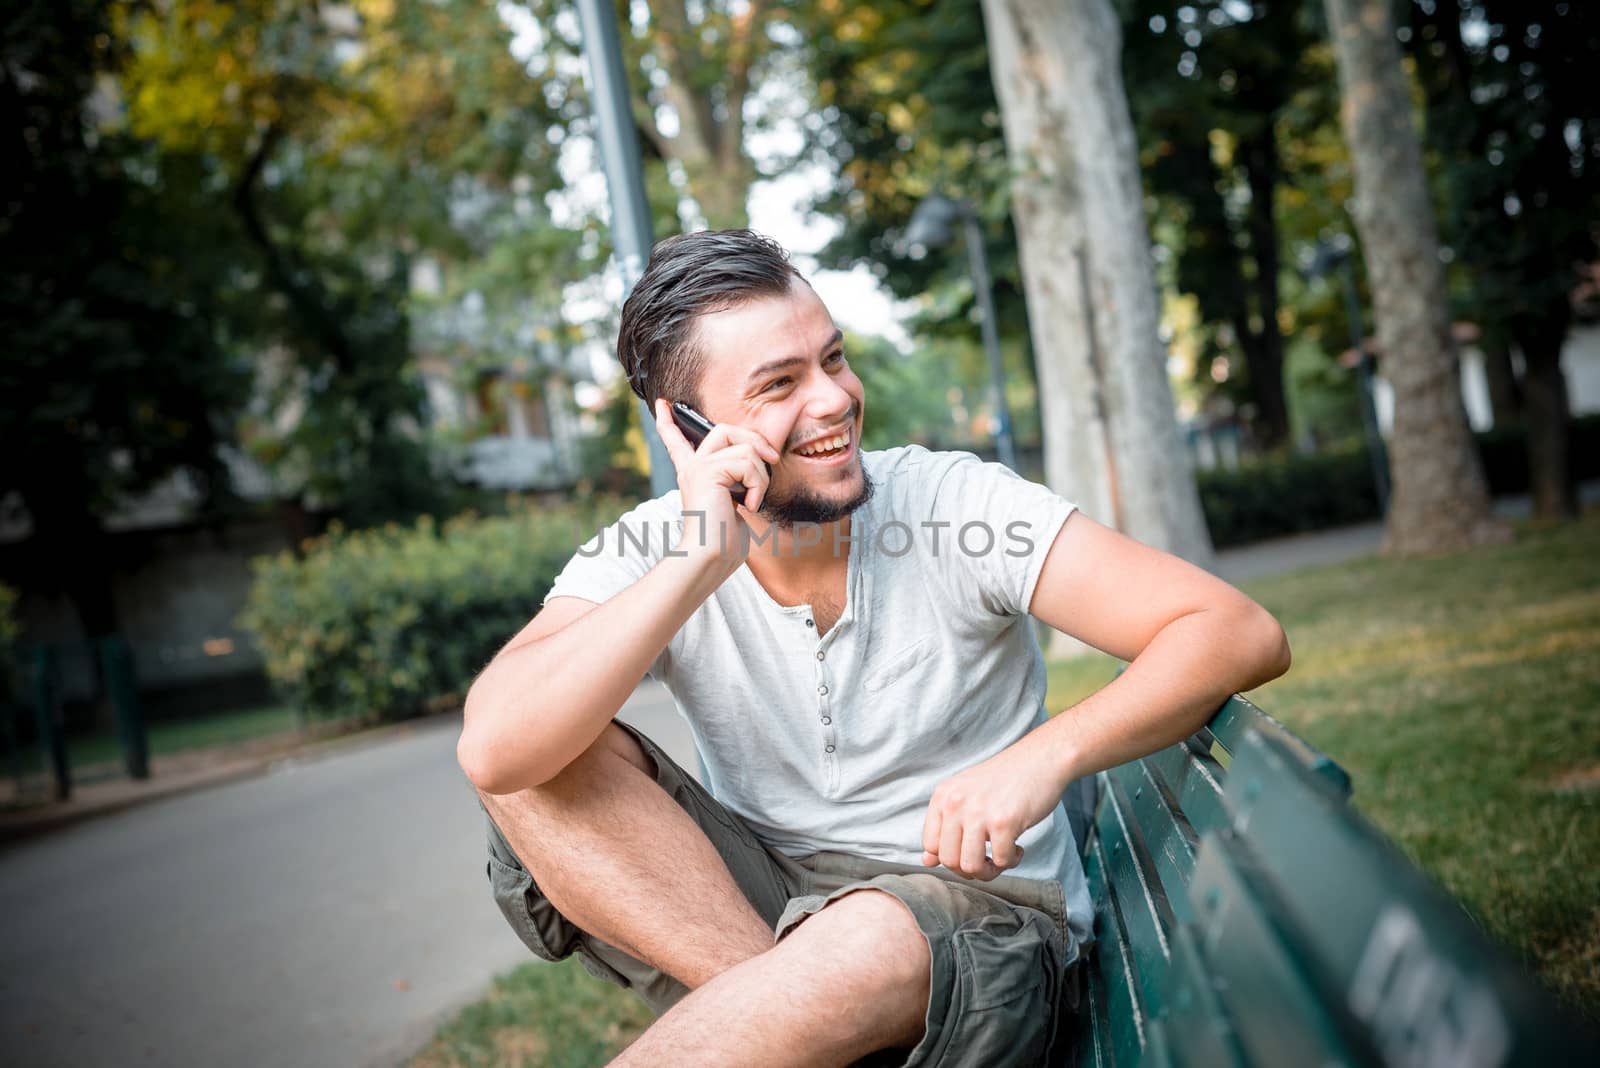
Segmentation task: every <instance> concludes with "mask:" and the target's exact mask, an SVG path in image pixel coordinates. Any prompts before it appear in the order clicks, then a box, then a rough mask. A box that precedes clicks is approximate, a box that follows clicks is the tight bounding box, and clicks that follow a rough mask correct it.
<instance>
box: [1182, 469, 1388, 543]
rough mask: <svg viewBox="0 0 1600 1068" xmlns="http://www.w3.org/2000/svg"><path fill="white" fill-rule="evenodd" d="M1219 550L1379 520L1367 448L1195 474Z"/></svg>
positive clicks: (1202, 504) (1207, 521)
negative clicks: (1309, 531)
mask: <svg viewBox="0 0 1600 1068" xmlns="http://www.w3.org/2000/svg"><path fill="white" fill-rule="evenodd" d="M1196 481H1197V482H1198V483H1199V486H1200V505H1201V507H1202V508H1203V509H1205V514H1206V526H1207V527H1209V528H1210V530H1211V540H1212V542H1213V544H1215V545H1216V546H1217V548H1219V549H1222V548H1226V547H1228V546H1230V545H1242V544H1244V543H1245V542H1251V541H1257V540H1259V539H1261V538H1273V537H1281V536H1283V535H1286V534H1298V533H1300V532H1302V531H1308V530H1324V529H1326V528H1328V527H1337V526H1343V525H1345V524H1348V523H1361V522H1364V521H1366V520H1368V519H1376V518H1377V517H1378V515H1379V514H1380V513H1379V511H1378V493H1377V490H1376V489H1375V488H1374V487H1373V484H1372V464H1371V462H1370V461H1369V460H1368V458H1367V451H1366V449H1364V448H1355V449H1341V450H1329V451H1327V452H1319V453H1314V454H1312V455H1310V456H1281V457H1270V458H1267V459H1262V460H1253V461H1250V462H1248V463H1245V464H1241V465H1240V466H1239V468H1238V469H1237V470H1233V471H1228V470H1222V469H1215V470H1211V471H1201V472H1198V473H1197V475H1196Z"/></svg>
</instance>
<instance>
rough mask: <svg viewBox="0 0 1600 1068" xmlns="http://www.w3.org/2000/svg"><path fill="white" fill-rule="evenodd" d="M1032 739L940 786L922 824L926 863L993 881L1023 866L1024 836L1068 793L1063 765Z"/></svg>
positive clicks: (1025, 740)
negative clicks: (1018, 843)
mask: <svg viewBox="0 0 1600 1068" xmlns="http://www.w3.org/2000/svg"><path fill="white" fill-rule="evenodd" d="M1046 748H1047V747H1045V746H1040V745H1038V744H1037V740H1036V739H1034V738H1033V737H1032V736H1031V735H1030V736H1028V737H1025V738H1023V739H1022V740H1021V741H1019V742H1018V743H1017V744H1016V745H1013V746H1011V747H1010V748H1009V749H1005V750H1003V751H1001V752H999V753H996V754H995V755H994V756H992V757H990V758H989V759H988V760H985V761H984V762H983V763H982V764H979V765H977V766H976V767H971V768H968V769H967V770H966V771H963V772H961V773H960V774H958V775H955V776H952V777H951V778H949V779H946V780H945V781H944V782H942V783H940V784H939V786H938V788H937V789H935V790H934V791H933V801H932V802H931V803H930V804H929V805H928V818H927V819H926V820H925V821H924V822H923V825H922V863H923V864H926V865H928V866H929V867H932V866H934V865H936V864H943V865H944V866H945V867H947V868H949V869H950V870H951V871H953V872H956V873H957V874H960V875H964V876H966V877H968V878H970V879H982V880H984V881H987V880H989V879H993V878H994V877H995V876H997V875H999V874H1001V873H1002V872H1004V871H1006V870H1007V869H1008V868H1014V867H1016V866H1017V865H1018V864H1021V863H1022V847H1021V846H1019V845H1017V839H1018V838H1019V837H1021V835H1022V832H1023V831H1026V830H1027V829H1028V828H1029V827H1032V826H1033V825H1034V824H1036V823H1039V822H1040V821H1042V820H1043V819H1044V818H1045V817H1046V816H1048V815H1050V813H1051V812H1052V811H1053V810H1054V809H1055V807H1056V804H1057V802H1059V801H1060V800H1061V794H1062V792H1063V791H1064V790H1066V788H1067V782H1066V780H1065V778H1064V777H1063V769H1062V768H1060V767H1059V766H1057V764H1058V763H1059V762H1058V761H1052V760H1048V759H1046V757H1047V756H1048V754H1047V753H1046V752H1045V749H1046Z"/></svg>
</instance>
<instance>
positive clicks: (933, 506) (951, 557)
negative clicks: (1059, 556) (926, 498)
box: [924, 453, 1077, 618]
mask: <svg viewBox="0 0 1600 1068" xmlns="http://www.w3.org/2000/svg"><path fill="white" fill-rule="evenodd" d="M954 456H955V459H954V460H953V461H952V462H951V463H949V464H948V465H947V466H945V467H944V468H943V469H942V470H941V471H939V472H938V474H937V476H936V482H935V483H934V487H935V488H934V491H933V498H932V501H931V502H930V505H929V508H928V512H929V518H930V524H932V525H936V526H937V531H938V542H937V544H936V545H934V544H932V543H931V542H930V544H929V545H927V546H925V548H924V551H927V552H930V553H931V557H932V558H931V559H930V566H932V567H933V568H935V569H936V570H937V571H938V573H939V575H940V577H941V579H942V584H943V585H944V587H945V589H946V590H947V591H949V593H950V595H951V597H952V598H953V599H954V601H955V603H956V606H957V608H958V609H959V610H962V611H966V612H968V613H969V614H980V615H987V616H989V617H991V618H1003V617H1011V616H1020V615H1025V614H1027V611H1028V605H1029V604H1030V603H1032V601H1033V590H1034V587H1035V586H1036V585H1038V582H1039V572H1040V570H1041V569H1043V567H1044V559H1045V556H1046V555H1047V554H1048V553H1049V552H1050V546H1051V545H1052V544H1054V543H1055V540H1056V535H1057V534H1058V533H1059V532H1060V530H1061V526H1062V524H1064V523H1065V522H1066V521H1067V517H1068V516H1069V515H1071V514H1072V512H1073V509H1075V508H1076V507H1077V506H1076V505H1074V504H1073V503H1072V502H1071V501H1068V500H1066V499H1065V498H1064V497H1062V496H1060V495H1059V494H1057V493H1056V492H1054V491H1053V490H1051V489H1050V488H1049V487H1047V486H1041V485H1040V484H1038V483H1037V482H1029V481H1028V480H1027V479H1025V478H1022V477H1021V476H1020V475H1018V474H1017V473H1016V472H1014V471H1012V470H1011V469H1010V468H1009V467H1006V466H1005V465H1004V464H997V463H984V462H983V461H981V460H979V459H978V457H976V456H974V455H973V454H971V453H956V454H954ZM929 533H930V534H931V533H932V531H931V530H930V531H929Z"/></svg>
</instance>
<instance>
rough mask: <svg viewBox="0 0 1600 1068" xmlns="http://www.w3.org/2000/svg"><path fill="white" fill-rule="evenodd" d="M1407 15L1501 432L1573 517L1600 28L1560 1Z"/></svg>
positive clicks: (1596, 183)
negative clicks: (1570, 340)
mask: <svg viewBox="0 0 1600 1068" xmlns="http://www.w3.org/2000/svg"><path fill="white" fill-rule="evenodd" d="M1409 11H1410V21H1409V24H1408V25H1406V26H1405V27H1403V28H1402V33H1403V34H1404V35H1405V36H1407V37H1408V39H1409V40H1408V45H1409V51H1410V53H1411V55H1412V56H1413V57H1414V59H1415V62H1416V70H1417V75H1418V79H1419V81H1420V83H1421V85H1422V86H1423V89H1424V92H1425V99H1426V102H1427V114H1428V123H1427V128H1426V133H1427V144H1428V147H1429V148H1430V150H1431V151H1432V152H1433V153H1434V154H1435V155H1436V158H1437V160H1438V170H1439V172H1440V182H1439V188H1440V190H1441V193H1442V197H1443V201H1442V202H1443V203H1444V204H1445V205H1447V206H1448V209H1449V210H1448V211H1447V212H1445V215H1444V218H1445V227H1444V230H1445V234H1446V236H1447V237H1448V238H1449V239H1450V243H1451V247H1452V248H1453V250H1454V252H1455V254H1456V256H1455V258H1456V262H1457V263H1458V264H1459V265H1460V266H1459V269H1458V272H1457V278H1458V281H1459V285H1458V287H1457V296H1458V301H1457V303H1458V306H1459V307H1460V310H1461V314H1462V316H1463V317H1466V318H1469V319H1471V320H1473V321H1475V322H1476V323H1478V324H1479V325H1480V327H1481V348H1482V350H1483V353H1484V357H1485V363H1486V371H1487V377H1488V381H1489V387H1490V391H1489V392H1490V399H1491V402H1492V404H1493V407H1494V415H1495V421H1496V422H1497V423H1498V422H1501V421H1507V420H1517V419H1521V418H1523V417H1525V419H1526V423H1527V431H1528V457H1529V464H1530V475H1531V478H1530V482H1531V485H1532V487H1533V499H1534V508H1535V512H1536V514H1538V515H1541V516H1545V517H1557V516H1571V515H1576V514H1577V484H1576V479H1575V478H1574V477H1573V474H1572V470H1571V465H1570V463H1569V453H1570V449H1571V444H1570V435H1569V433H1568V422H1569V415H1568V400H1567V390H1566V382H1565V379H1564V378H1563V376H1562V373H1561V350H1562V347H1563V344H1564V342H1565V340H1566V337H1567V332H1568V328H1569V326H1570V324H1571V321H1572V316H1573V303H1572V295H1573V292H1574V290H1575V289H1576V287H1577V285H1578V283H1579V280H1580V276H1579V271H1580V270H1581V269H1582V266H1583V265H1586V264H1589V263H1592V262H1594V261H1595V259H1596V258H1597V257H1600V242H1597V232H1596V230H1595V227H1594V221H1595V219H1596V217H1597V216H1600V94H1596V93H1595V91H1594V70H1595V64H1596V62H1600V17H1597V13H1596V11H1595V10H1594V8H1593V6H1592V5H1584V4H1570V3H1562V2H1556V0H1546V2H1537V3H1535V2H1518V3H1506V2H1502V0H1487V2H1477V0H1474V2H1467V3H1461V4H1449V5H1446V4H1435V3H1429V4H1421V3H1416V4H1412V5H1410V6H1409ZM1513 346H1515V347H1516V348H1517V349H1520V350H1521V353H1522V356H1523V362H1524V368H1525V370H1524V374H1523V378H1522V382H1521V384H1520V388H1519V385H1518V383H1517V381H1516V379H1515V377H1514V372H1513V370H1512V364H1511V350H1512V347H1513Z"/></svg>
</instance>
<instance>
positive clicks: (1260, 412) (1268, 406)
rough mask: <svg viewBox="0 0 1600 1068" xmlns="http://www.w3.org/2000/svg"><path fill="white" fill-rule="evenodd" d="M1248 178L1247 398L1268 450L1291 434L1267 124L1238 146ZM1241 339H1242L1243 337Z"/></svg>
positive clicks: (1272, 150) (1273, 163)
mask: <svg viewBox="0 0 1600 1068" xmlns="http://www.w3.org/2000/svg"><path fill="white" fill-rule="evenodd" d="M1240 147H1241V148H1242V149H1243V150H1244V151H1243V154H1242V155H1243V159H1244V169H1245V175H1246V177H1247V178H1248V179H1249V182H1250V214H1249V219H1248V227H1249V231H1250V249H1251V251H1252V252H1253V253H1254V255H1255V261H1256V278H1255V289H1256V310H1257V312H1258V313H1259V314H1260V316H1261V328H1260V330H1259V331H1257V332H1256V337H1255V344H1253V345H1250V346H1247V347H1246V352H1247V353H1248V356H1249V360H1250V397H1251V399H1252V400H1253V401H1255V405H1256V418H1255V431H1256V437H1257V439H1258V440H1259V441H1260V443H1261V444H1262V445H1263V446H1265V447H1267V448H1270V447H1272V446H1274V445H1277V444H1280V443H1281V442H1283V441H1284V440H1285V439H1286V438H1288V436H1289V406H1288V404H1287V403H1286V402H1285V400H1284V396H1283V331H1282V330H1280V329H1279V327H1278V220H1277V216H1276V214H1275V212H1274V204H1273V201H1274V199H1275V194H1276V191H1277V186H1278V145H1277V141H1276V140H1275V139H1274V133H1273V129H1272V126H1271V124H1270V123H1264V124H1263V125H1262V129H1261V132H1260V133H1258V134H1257V135H1256V136H1255V137H1254V138H1252V139H1250V140H1249V141H1248V142H1246V143H1245V144H1244V145H1242V146H1240ZM1241 340H1242V339H1241Z"/></svg>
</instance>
